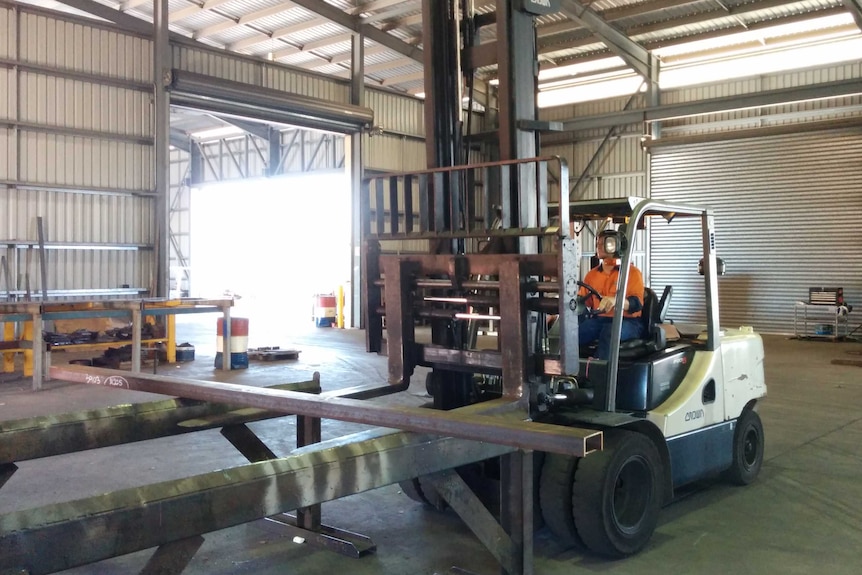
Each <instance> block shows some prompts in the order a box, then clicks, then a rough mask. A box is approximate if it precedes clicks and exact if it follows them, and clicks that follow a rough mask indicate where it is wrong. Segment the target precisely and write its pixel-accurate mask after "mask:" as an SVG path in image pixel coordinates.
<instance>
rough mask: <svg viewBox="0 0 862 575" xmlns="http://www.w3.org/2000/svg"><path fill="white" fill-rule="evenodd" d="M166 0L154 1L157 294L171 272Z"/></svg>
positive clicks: (164, 292) (165, 287)
mask: <svg viewBox="0 0 862 575" xmlns="http://www.w3.org/2000/svg"><path fill="white" fill-rule="evenodd" d="M168 11H169V8H168V0H154V2H153V100H154V102H155V125H154V129H153V136H154V138H155V149H154V151H153V154H154V156H155V171H156V174H155V184H156V208H155V219H156V221H155V230H156V234H157V238H156V246H157V247H158V248H159V249H157V250H155V252H154V257H156V261H155V262H154V267H155V269H156V286H155V288H156V293H155V294H151V295H155V296H158V297H164V296H167V295H168V293H169V285H168V284H169V280H170V272H169V270H168V259H169V256H170V254H169V251H170V248H169V246H170V204H169V194H170V162H171V152H170V133H171V118H170V95H169V94H168V92H167V90H166V86H167V84H168V83H170V77H171V62H170V60H171V47H170V39H169V30H168Z"/></svg>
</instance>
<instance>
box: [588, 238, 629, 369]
mask: <svg viewBox="0 0 862 575" xmlns="http://www.w3.org/2000/svg"><path fill="white" fill-rule="evenodd" d="M615 233H617V232H615V231H613V230H605V231H603V232H601V233H600V234H599V235H598V236H597V237H596V255H597V257H598V258H599V260H600V261H599V265H597V266H596V267H594V268H593V269H591V270H590V271H589V272H587V277H585V278H584V283H585V284H587V285H589V286H592V287H593V288H595V289H596V291H598V292H599V293H600V294H601V295H602V299H601V300H600V301H597V300H598V298H597V297H596V296H595V295H594V294H591V293H590V292H589V290H587V289H585V288H581V290H580V295H581V296H583V297H584V298H585V299H584V304H585V305H586V306H587V308H591V309H592V310H593V312H592V313H591V314H584V315H582V316H581V317H579V318H578V343H579V344H580V345H581V346H585V345H591V344H593V343H596V342H598V345H597V349H596V356H597V357H598V359H605V360H606V359H608V358H609V357H610V352H611V323H612V322H613V317H614V307H615V305H616V296H617V283H618V282H617V280H618V278H619V275H620V260H618V259H616V258H614V257H613V255H612V254H608V253H607V252H605V250H604V241H603V240H604V237H605V236H606V235H609V234H615ZM643 294H644V279H643V274H642V273H641V271H640V270H639V269H638V268H637V267H635V266H634V265H632V266H631V268H630V269H629V278H628V286H627V289H626V299H625V300H624V301H623V305H624V306H625V307H624V311H623V330H622V336H621V338H620V341H625V340H629V339H638V338H641V337H644V329H643V322H642V321H641V320H640V315H641V310H642V309H643Z"/></svg>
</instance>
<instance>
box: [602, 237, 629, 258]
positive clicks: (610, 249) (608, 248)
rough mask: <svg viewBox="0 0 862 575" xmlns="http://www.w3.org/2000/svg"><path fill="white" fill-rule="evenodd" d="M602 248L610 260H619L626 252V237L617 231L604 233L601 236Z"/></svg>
mask: <svg viewBox="0 0 862 575" xmlns="http://www.w3.org/2000/svg"><path fill="white" fill-rule="evenodd" d="M601 242H602V248H603V249H604V251H605V253H606V254H608V256H610V257H612V258H621V257H622V256H623V254H625V251H626V237H625V236H624V235H623V234H621V233H620V232H618V231H604V232H602V235H601Z"/></svg>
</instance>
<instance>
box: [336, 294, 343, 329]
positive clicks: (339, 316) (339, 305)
mask: <svg viewBox="0 0 862 575" xmlns="http://www.w3.org/2000/svg"><path fill="white" fill-rule="evenodd" d="M335 325H336V326H338V329H344V286H338V295H337V297H336V300H335Z"/></svg>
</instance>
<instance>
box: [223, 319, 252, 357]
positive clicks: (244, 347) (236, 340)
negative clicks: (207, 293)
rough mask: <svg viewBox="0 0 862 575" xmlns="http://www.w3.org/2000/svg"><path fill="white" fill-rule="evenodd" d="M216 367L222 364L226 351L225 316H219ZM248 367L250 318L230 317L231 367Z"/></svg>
mask: <svg viewBox="0 0 862 575" xmlns="http://www.w3.org/2000/svg"><path fill="white" fill-rule="evenodd" d="M216 336H217V337H216V358H215V366H216V368H221V366H222V353H223V352H224V318H219V320H218V325H217V327H216ZM247 367H248V318H244V317H232V318H230V368H231V369H246V368H247Z"/></svg>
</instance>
